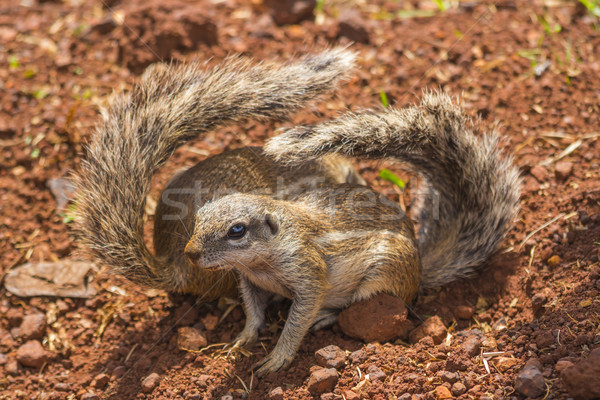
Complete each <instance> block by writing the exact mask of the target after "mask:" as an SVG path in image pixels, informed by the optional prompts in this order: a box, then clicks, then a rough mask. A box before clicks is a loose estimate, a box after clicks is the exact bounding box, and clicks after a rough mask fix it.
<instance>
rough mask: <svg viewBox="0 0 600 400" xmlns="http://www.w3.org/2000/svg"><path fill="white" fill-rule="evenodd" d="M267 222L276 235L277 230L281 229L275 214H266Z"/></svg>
mask: <svg viewBox="0 0 600 400" xmlns="http://www.w3.org/2000/svg"><path fill="white" fill-rule="evenodd" d="M265 222H266V223H267V226H268V227H269V229H270V230H271V233H272V234H273V235H276V234H277V232H278V231H279V223H278V222H277V220H276V219H275V216H274V215H273V214H267V215H265Z"/></svg>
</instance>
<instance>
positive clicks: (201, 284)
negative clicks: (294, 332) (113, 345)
mask: <svg viewBox="0 0 600 400" xmlns="http://www.w3.org/2000/svg"><path fill="white" fill-rule="evenodd" d="M354 58H355V56H354V54H353V53H352V52H349V51H346V50H343V49H333V50H328V51H324V52H322V53H320V54H318V55H315V56H308V57H304V58H302V59H300V60H298V61H296V62H294V63H291V64H289V65H284V66H281V65H276V64H266V63H263V64H258V65H251V64H250V63H249V62H248V61H244V60H242V59H239V58H231V59H228V60H226V61H225V62H224V63H223V64H222V65H221V66H219V67H217V68H214V69H212V70H209V71H203V70H202V68H201V66H200V65H199V64H197V63H191V64H172V65H159V66H154V67H150V68H149V69H148V70H147V71H146V73H145V74H144V76H143V77H142V80H141V82H140V83H139V84H138V85H136V86H135V87H134V88H133V90H132V92H131V93H129V94H127V95H124V96H121V97H119V98H117V99H116V100H115V101H113V102H112V104H111V105H110V107H109V108H108V109H107V110H103V121H102V123H101V124H100V125H99V126H98V128H97V129H96V132H95V133H94V135H93V137H92V140H91V142H90V143H89V146H88V149H87V150H88V153H87V156H86V160H85V162H84V163H83V165H82V167H81V171H80V172H79V174H78V176H77V177H76V178H77V199H76V202H77V212H78V214H79V215H78V218H77V221H78V224H77V233H78V236H79V241H80V242H82V243H83V244H84V245H85V246H86V247H87V248H88V249H90V250H91V252H92V253H93V255H94V256H96V257H97V258H99V259H101V260H102V261H104V262H106V263H107V264H110V265H111V266H113V268H114V270H115V271H117V272H119V273H121V274H123V275H124V276H126V277H127V278H129V279H131V280H132V281H134V282H136V283H138V284H141V285H146V286H153V287H159V288H164V289H167V290H170V291H180V292H187V293H193V294H197V295H200V296H204V297H203V298H204V299H205V300H211V299H215V298H217V297H219V296H220V295H222V294H223V293H227V292H231V290H232V289H233V287H234V280H233V277H232V275H231V274H229V275H228V276H223V274H220V273H216V274H215V273H202V272H201V273H197V272H195V273H194V276H193V277H192V278H191V282H187V280H188V275H187V273H188V272H189V270H190V265H189V262H188V261H187V260H185V259H184V258H183V257H182V254H183V249H184V246H185V243H184V242H185V240H184V242H182V240H181V237H180V236H179V235H184V234H186V233H185V232H182V228H183V225H186V223H185V222H182V221H179V220H177V221H168V222H165V221H162V218H161V217H162V215H161V212H162V211H163V210H164V209H165V207H163V205H162V199H161V204H159V207H158V208H159V214H158V215H157V224H156V227H157V228H158V231H157V232H156V233H155V237H157V238H159V240H157V246H156V250H157V252H156V253H157V254H156V255H153V254H152V253H151V252H150V250H149V249H148V248H147V247H146V245H145V243H144V238H143V212H144V205H145V201H146V196H147V194H148V192H149V189H150V180H151V178H152V175H154V173H155V172H156V170H157V169H158V168H159V167H160V166H161V165H162V164H163V163H165V162H166V161H167V160H168V158H169V157H170V156H171V154H172V153H173V151H175V150H176V149H177V148H178V147H180V146H181V145H182V144H184V143H186V142H188V141H190V140H192V139H194V138H197V137H198V136H201V135H202V134H204V133H205V132H207V131H210V130H213V129H215V128H217V127H219V126H222V125H224V124H227V123H230V122H236V121H240V120H244V119H247V118H253V119H257V120H267V119H284V118H286V117H287V116H289V115H290V114H291V113H292V112H294V111H296V110H298V109H300V108H302V107H303V106H305V105H306V103H307V102H308V101H309V100H311V99H313V98H315V97H316V96H318V95H319V94H322V93H325V92H327V91H330V90H332V89H333V88H335V87H336V85H337V83H338V82H339V81H340V79H342V78H343V77H344V76H345V74H347V73H348V71H349V70H351V69H352V66H353V62H354ZM211 163H212V166H211ZM271 164H272V162H270V161H268V159H267V158H266V157H265V156H263V155H262V153H261V152H260V151H259V150H246V151H243V150H242V151H238V152H236V153H233V154H231V155H229V156H223V157H221V158H217V159H216V160H215V161H214V162H211V161H206V162H204V163H201V165H200V166H199V167H197V169H196V170H194V169H192V170H190V171H188V172H187V173H184V174H183V175H181V176H180V181H181V180H182V179H183V180H184V181H185V180H186V179H190V180H189V181H188V182H187V185H188V186H189V185H194V184H196V183H197V184H198V185H200V186H203V187H208V188H210V189H213V188H217V187H219V186H222V185H230V186H231V187H232V188H233V189H234V190H241V191H252V190H262V189H265V188H274V187H276V186H277V182H276V175H277V173H278V171H286V174H287V176H292V175H293V174H291V173H290V172H289V168H285V167H279V168H277V167H273V168H269V165H271ZM348 166H349V164H348V163H347V162H345V161H343V160H340V159H339V158H338V159H331V160H329V161H325V162H317V163H313V164H312V165H311V166H308V167H307V168H305V170H306V171H307V172H308V173H310V174H312V177H313V178H315V179H317V178H318V179H319V180H320V182H322V183H321V184H325V183H333V182H337V181H339V180H342V181H343V180H344V177H341V174H342V172H343V171H345V172H346V173H348V174H350V175H352V174H353V171H351V168H349V167H348ZM248 170H254V171H255V173H254V174H250V175H245V172H246V171H248ZM294 170H297V169H296V168H295V169H294ZM195 171H200V172H201V173H202V172H205V174H203V175H202V176H199V175H198V173H196V172H195ZM307 177H308V178H310V177H311V175H308V176H307ZM357 179H359V178H357ZM298 180H299V178H296V180H295V181H293V182H284V183H283V185H284V186H285V185H292V186H293V185H294V184H296V183H297V181H298ZM180 181H179V182H180ZM172 187H173V184H171V188H172ZM199 205H201V204H199ZM192 206H193V207H194V206H198V205H196V204H193V205H192ZM188 211H189V212H190V214H188V216H187V218H188V219H189V218H192V217H193V215H194V213H195V210H194V209H193V208H191V209H190V210H188ZM187 224H188V225H186V226H189V222H188V223H187ZM188 236H189V235H188Z"/></svg>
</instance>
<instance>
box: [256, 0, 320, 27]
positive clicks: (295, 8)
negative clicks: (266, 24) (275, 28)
mask: <svg viewBox="0 0 600 400" xmlns="http://www.w3.org/2000/svg"><path fill="white" fill-rule="evenodd" d="M264 4H265V6H267V7H268V8H269V11H270V13H271V17H272V18H273V21H275V23H276V24H277V25H287V24H296V23H298V22H300V21H302V20H305V19H308V18H311V17H312V15H313V10H314V9H315V5H316V4H317V2H316V0H264Z"/></svg>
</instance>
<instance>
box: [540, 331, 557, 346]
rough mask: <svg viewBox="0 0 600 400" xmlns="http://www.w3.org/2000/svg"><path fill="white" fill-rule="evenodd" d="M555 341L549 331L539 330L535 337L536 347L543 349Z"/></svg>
mask: <svg viewBox="0 0 600 400" xmlns="http://www.w3.org/2000/svg"><path fill="white" fill-rule="evenodd" d="M555 342H556V339H555V338H554V335H553V334H552V332H550V331H541V332H539V333H538V334H537V336H536V338H535V344H536V345H537V347H538V349H544V348H547V347H550V346H552V345H553V344H554V343H555Z"/></svg>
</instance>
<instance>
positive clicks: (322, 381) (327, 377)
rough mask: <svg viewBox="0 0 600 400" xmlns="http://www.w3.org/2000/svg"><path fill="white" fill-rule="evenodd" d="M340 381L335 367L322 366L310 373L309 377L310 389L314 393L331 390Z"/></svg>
mask: <svg viewBox="0 0 600 400" xmlns="http://www.w3.org/2000/svg"><path fill="white" fill-rule="evenodd" d="M337 381H338V373H337V371H336V369H335V368H321V369H319V370H317V371H314V372H313V373H312V374H310V378H308V385H307V386H308V391H309V392H311V393H312V394H321V393H325V392H331V391H332V390H333V388H334V387H335V385H336V384H337Z"/></svg>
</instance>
